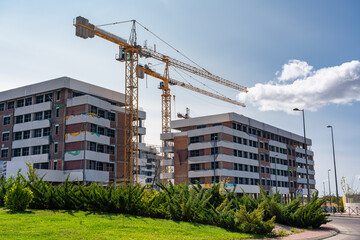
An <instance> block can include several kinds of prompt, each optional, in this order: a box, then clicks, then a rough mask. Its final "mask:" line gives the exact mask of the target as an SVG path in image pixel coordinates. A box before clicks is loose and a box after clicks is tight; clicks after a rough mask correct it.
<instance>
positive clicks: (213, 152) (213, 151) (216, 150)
mask: <svg viewBox="0 0 360 240" xmlns="http://www.w3.org/2000/svg"><path fill="white" fill-rule="evenodd" d="M218 153H219V148H218V147H214V148H211V155H215V154H218Z"/></svg>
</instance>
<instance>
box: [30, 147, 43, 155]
mask: <svg viewBox="0 0 360 240" xmlns="http://www.w3.org/2000/svg"><path fill="white" fill-rule="evenodd" d="M40 153H41V146H34V147H32V155H38V154H40Z"/></svg>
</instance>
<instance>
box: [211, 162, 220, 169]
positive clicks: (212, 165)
mask: <svg viewBox="0 0 360 240" xmlns="http://www.w3.org/2000/svg"><path fill="white" fill-rule="evenodd" d="M217 168H219V162H215V163H214V162H212V163H211V169H217Z"/></svg>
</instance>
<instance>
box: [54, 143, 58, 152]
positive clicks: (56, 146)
mask: <svg viewBox="0 0 360 240" xmlns="http://www.w3.org/2000/svg"><path fill="white" fill-rule="evenodd" d="M54 152H55V153H58V152H59V143H57V142H55V143H54Z"/></svg>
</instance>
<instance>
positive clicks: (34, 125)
mask: <svg viewBox="0 0 360 240" xmlns="http://www.w3.org/2000/svg"><path fill="white" fill-rule="evenodd" d="M47 127H50V121H49V120H38V121H31V122H26V123H17V124H15V125H14V129H13V132H21V131H25V130H31V129H38V128H47Z"/></svg>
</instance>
